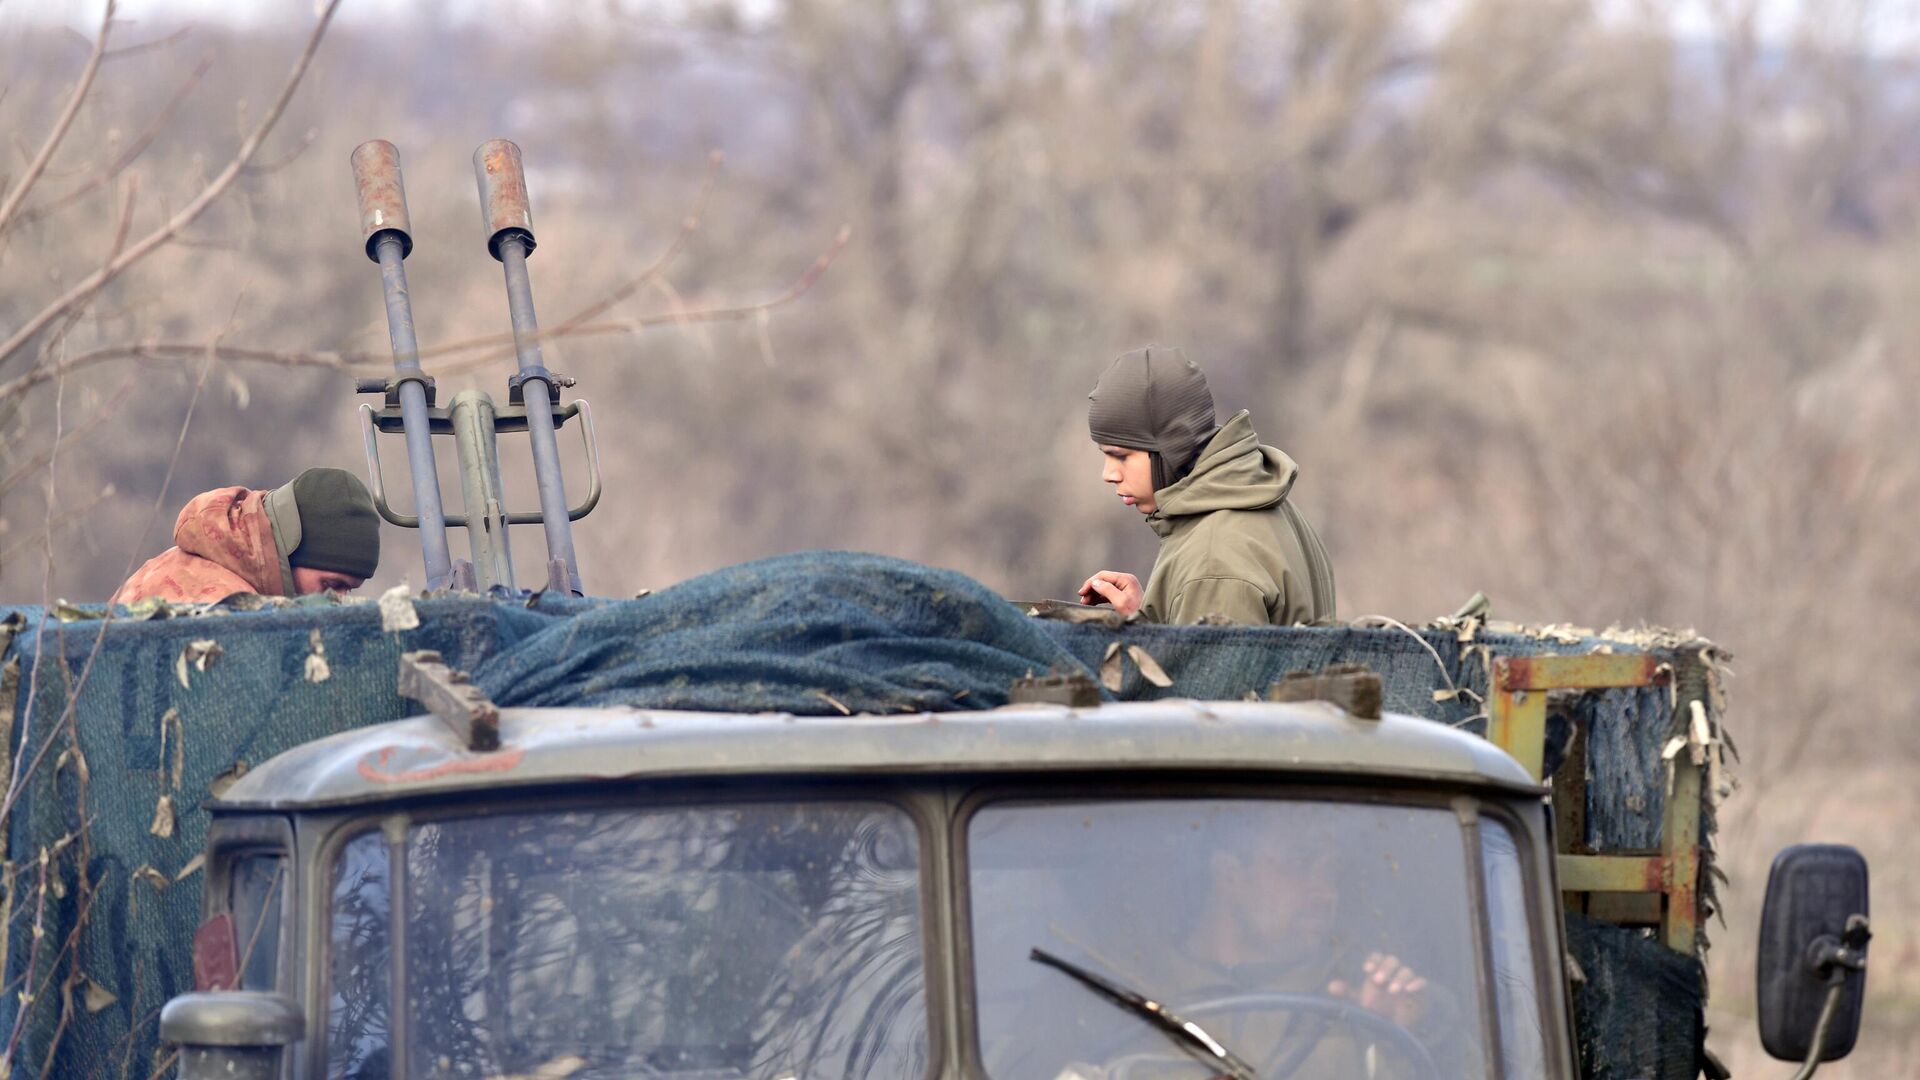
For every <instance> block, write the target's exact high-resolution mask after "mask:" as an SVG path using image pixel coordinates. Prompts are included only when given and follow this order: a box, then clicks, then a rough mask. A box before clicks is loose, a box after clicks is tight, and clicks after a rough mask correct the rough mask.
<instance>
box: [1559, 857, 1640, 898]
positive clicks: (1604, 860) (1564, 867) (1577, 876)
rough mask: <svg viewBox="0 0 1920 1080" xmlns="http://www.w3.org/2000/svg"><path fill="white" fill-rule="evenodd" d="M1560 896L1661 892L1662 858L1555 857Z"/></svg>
mask: <svg viewBox="0 0 1920 1080" xmlns="http://www.w3.org/2000/svg"><path fill="white" fill-rule="evenodd" d="M1554 865H1555V868H1556V869H1557V871H1558V873H1559V877H1560V891H1562V892H1621V893H1631V892H1665V891H1666V890H1667V881H1668V863H1667V860H1666V857H1665V856H1663V855H1557V856H1555V857H1554Z"/></svg>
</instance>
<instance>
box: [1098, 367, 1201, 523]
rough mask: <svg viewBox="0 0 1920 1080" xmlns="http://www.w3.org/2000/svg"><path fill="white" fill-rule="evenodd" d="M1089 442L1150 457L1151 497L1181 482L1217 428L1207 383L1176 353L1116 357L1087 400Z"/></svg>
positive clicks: (1198, 370)
mask: <svg viewBox="0 0 1920 1080" xmlns="http://www.w3.org/2000/svg"><path fill="white" fill-rule="evenodd" d="M1087 428H1088V430H1089V431H1091V432H1092V433H1093V441H1094V442H1097V443H1104V444H1106V445H1109V446H1124V447H1126V448H1127V449H1129V450H1146V451H1148V452H1150V453H1151V454H1152V455H1153V487H1154V490H1155V491H1158V490H1160V489H1161V488H1165V487H1170V486H1172V485H1174V484H1177V483H1179V482H1180V481H1181V480H1183V479H1185V478H1186V475H1187V473H1189V472H1191V471H1192V470H1193V463H1194V461H1195V460H1196V459H1198V458H1199V456H1200V451H1201V449H1202V448H1203V447H1205V446H1206V445H1207V440H1208V439H1211V438H1213V433H1214V432H1215V431H1218V430H1219V428H1220V425H1219V424H1217V423H1215V422H1214V416H1213V393H1212V392H1211V391H1209V390H1208V389H1207V377H1206V375H1204V374H1202V373H1201V371H1200V369H1199V367H1197V366H1195V364H1194V362H1193V361H1191V360H1189V359H1187V354H1186V353H1185V352H1184V351H1182V350H1180V349H1168V348H1161V347H1159V346H1156V345H1149V346H1147V347H1146V348H1144V349H1135V350H1133V351H1132V352H1129V353H1122V354H1121V355H1120V357H1119V358H1118V359H1116V360H1115V361H1114V362H1113V364H1112V365H1111V366H1110V367H1108V368H1107V371H1106V374H1104V375H1102V376H1100V381H1099V382H1098V383H1096V384H1095V385H1094V388H1093V393H1091V394H1088V395H1087Z"/></svg>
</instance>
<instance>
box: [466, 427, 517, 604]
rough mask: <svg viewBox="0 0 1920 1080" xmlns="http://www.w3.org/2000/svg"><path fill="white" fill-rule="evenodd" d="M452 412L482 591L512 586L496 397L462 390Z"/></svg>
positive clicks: (469, 532) (475, 566) (469, 536)
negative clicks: (496, 425) (501, 480)
mask: <svg viewBox="0 0 1920 1080" xmlns="http://www.w3.org/2000/svg"><path fill="white" fill-rule="evenodd" d="M451 413H452V420H453V437H454V448H455V451H456V452H457V454H458V455H459V462H460V491H461V494H462V495H464V496H465V497H466V503H467V514H466V526H467V541H468V543H469V544H470V545H471V546H472V553H473V572H474V576H475V578H476V579H477V583H478V585H479V588H480V591H481V592H485V591H487V590H488V589H490V588H492V587H493V586H495V585H504V586H506V587H507V588H509V589H511V588H513V550H512V548H511V547H509V546H508V543H507V511H506V506H507V500H506V495H505V494H504V493H503V492H502V490H501V487H500V448H499V446H498V444H497V443H496V442H495V437H494V431H495V424H496V421H497V419H498V413H497V411H496V410H495V408H494V404H493V398H492V397H490V396H488V395H487V393H486V392H485V391H483V390H462V391H461V392H460V393H459V394H456V395H455V396H454V399H453V407H452V409H451Z"/></svg>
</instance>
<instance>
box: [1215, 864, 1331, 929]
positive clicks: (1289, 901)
mask: <svg viewBox="0 0 1920 1080" xmlns="http://www.w3.org/2000/svg"><path fill="white" fill-rule="evenodd" d="M1214 859H1215V863H1214V867H1213V873H1214V881H1215V886H1216V887H1217V888H1221V889H1223V890H1225V891H1226V894H1227V895H1229V896H1232V897H1235V898H1238V899H1239V900H1240V901H1241V902H1240V904H1238V905H1237V910H1238V913H1239V918H1240V924H1241V925H1240V929H1241V933H1242V935H1243V937H1244V938H1246V939H1247V943H1248V944H1249V945H1253V944H1258V945H1260V946H1262V947H1270V946H1277V945H1278V944H1280V943H1283V942H1286V941H1289V940H1296V939H1297V940H1298V941H1300V942H1309V941H1314V942H1317V941H1320V940H1322V939H1324V938H1325V936H1326V935H1327V934H1328V933H1330V932H1331V931H1332V929H1333V923H1334V916H1335V914H1336V913H1337V911H1338V909H1339V903H1340V892H1339V886H1338V883H1337V865H1338V864H1337V860H1336V858H1335V856H1334V855H1333V853H1332V852H1328V851H1310V850H1305V849H1303V848H1300V847H1299V846H1298V845H1292V844H1288V843H1285V842H1281V843H1267V844H1259V845H1256V846H1255V847H1254V849H1253V850H1252V851H1249V852H1244V853H1239V854H1227V853H1225V852H1221V853H1217V854H1216V855H1215V856H1214Z"/></svg>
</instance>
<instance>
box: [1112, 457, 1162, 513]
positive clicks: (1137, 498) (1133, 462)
mask: <svg viewBox="0 0 1920 1080" xmlns="http://www.w3.org/2000/svg"><path fill="white" fill-rule="evenodd" d="M1100 460H1101V462H1102V464H1101V468H1100V479H1102V480H1105V481H1106V482H1107V483H1109V484H1112V485H1113V490H1114V494H1116V495H1118V496H1120V501H1121V502H1123V503H1126V504H1127V505H1128V506H1131V507H1133V508H1134V509H1135V510H1138V511H1140V512H1141V513H1143V514H1151V513H1153V511H1154V509H1155V506H1156V504H1155V503H1154V501H1153V458H1152V457H1151V456H1150V455H1149V454H1148V453H1147V452H1146V451H1145V450H1129V449H1127V448H1126V447H1124V446H1111V445H1108V444H1106V443H1101V444H1100Z"/></svg>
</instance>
